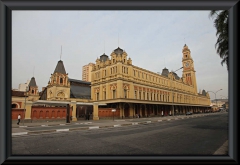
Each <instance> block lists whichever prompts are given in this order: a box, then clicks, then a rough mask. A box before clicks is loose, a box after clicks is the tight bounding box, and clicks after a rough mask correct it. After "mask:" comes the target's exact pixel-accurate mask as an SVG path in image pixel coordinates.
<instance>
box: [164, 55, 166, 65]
mask: <svg viewBox="0 0 240 165" xmlns="http://www.w3.org/2000/svg"><path fill="white" fill-rule="evenodd" d="M164 66H165V68H166V64H165V57H164Z"/></svg>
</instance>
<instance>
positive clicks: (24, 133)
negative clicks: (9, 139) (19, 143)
mask: <svg viewBox="0 0 240 165" xmlns="http://www.w3.org/2000/svg"><path fill="white" fill-rule="evenodd" d="M26 134H28V133H27V132H16V133H12V136H16V135H26Z"/></svg>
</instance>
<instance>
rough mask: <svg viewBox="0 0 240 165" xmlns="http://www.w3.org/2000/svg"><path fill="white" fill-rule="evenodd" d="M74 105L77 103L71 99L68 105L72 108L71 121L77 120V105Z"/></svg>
mask: <svg viewBox="0 0 240 165" xmlns="http://www.w3.org/2000/svg"><path fill="white" fill-rule="evenodd" d="M76 105H77V103H76V101H71V104H70V106H71V107H72V108H73V109H72V121H77V118H76V110H77V106H76Z"/></svg>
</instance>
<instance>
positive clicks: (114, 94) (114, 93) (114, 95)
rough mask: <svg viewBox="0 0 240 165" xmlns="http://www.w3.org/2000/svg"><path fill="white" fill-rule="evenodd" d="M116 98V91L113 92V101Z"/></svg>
mask: <svg viewBox="0 0 240 165" xmlns="http://www.w3.org/2000/svg"><path fill="white" fill-rule="evenodd" d="M115 98H116V90H113V99H115Z"/></svg>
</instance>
